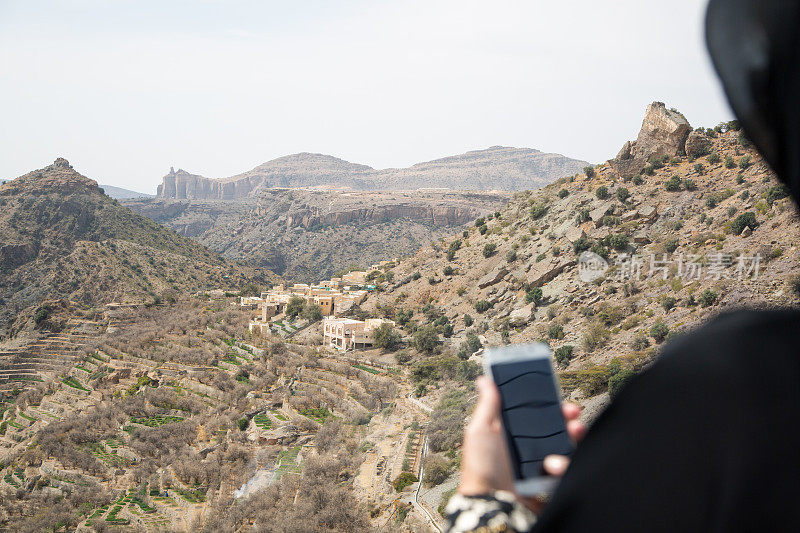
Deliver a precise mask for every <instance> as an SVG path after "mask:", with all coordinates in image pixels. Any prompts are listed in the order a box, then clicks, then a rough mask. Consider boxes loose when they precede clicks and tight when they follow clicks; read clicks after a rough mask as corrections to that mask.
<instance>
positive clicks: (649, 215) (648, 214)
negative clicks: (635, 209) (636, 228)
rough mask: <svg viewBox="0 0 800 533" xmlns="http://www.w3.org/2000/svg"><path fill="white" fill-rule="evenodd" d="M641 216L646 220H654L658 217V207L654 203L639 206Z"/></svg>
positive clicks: (648, 221)
mask: <svg viewBox="0 0 800 533" xmlns="http://www.w3.org/2000/svg"><path fill="white" fill-rule="evenodd" d="M639 217H640V218H641V219H642V220H643V221H644V222H647V223H650V222H653V221H654V220H655V219H656V218H657V217H658V209H656V207H655V206H653V205H649V204H648V205H643V206H642V207H640V208H639Z"/></svg>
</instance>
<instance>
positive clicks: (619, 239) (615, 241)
mask: <svg viewBox="0 0 800 533" xmlns="http://www.w3.org/2000/svg"><path fill="white" fill-rule="evenodd" d="M608 244H609V246H611V247H612V248H614V249H615V250H624V249H626V248H627V247H628V244H629V242H628V237H627V236H626V235H622V234H621V233H620V234H616V235H611V236H610V237H609V238H608Z"/></svg>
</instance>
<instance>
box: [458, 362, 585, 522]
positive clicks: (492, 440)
mask: <svg viewBox="0 0 800 533" xmlns="http://www.w3.org/2000/svg"><path fill="white" fill-rule="evenodd" d="M477 385H478V403H477V405H476V406H475V411H474V412H473V413H472V418H471V419H470V421H469V424H467V427H466V429H465V431H464V447H463V449H462V456H461V484H460V485H459V488H458V491H459V492H460V493H461V494H463V495H465V496H475V495H479V494H488V493H490V492H493V491H496V490H506V491H510V492H513V491H514V477H513V473H512V468H511V459H510V457H509V456H508V449H507V448H506V443H505V440H504V439H505V437H504V436H503V428H502V420H501V418H500V391H499V390H497V387H496V386H495V384H494V383H493V382H492V380H491V379H489V378H488V377H486V376H481V377H479V378H478V381H477ZM562 410H563V412H564V418H565V419H566V421H567V433H569V435H570V437H572V439H573V440H574V441H576V442H578V441H580V440H581V439H582V438H583V436H584V435H585V434H586V426H584V424H583V423H582V422H580V421H579V420H578V416H579V415H580V412H581V409H580V407H578V406H577V405H575V404H564V405H563V406H562ZM568 466H569V458H568V457H565V456H563V455H548V456H547V457H546V458H545V460H544V469H545V471H546V472H547V473H548V474H550V475H552V476H559V477H560V476H562V475H563V474H564V472H565V471H566V470H567V467H568ZM520 500H521V501H523V502H524V503H525V504H526V505H527V506H528V507H529V508H530V509H531V510H532V511H533V512H535V513H538V512H540V511H541V510H542V509H543V507H544V503H543V502H542V501H541V500H538V499H535V498H521V497H520Z"/></svg>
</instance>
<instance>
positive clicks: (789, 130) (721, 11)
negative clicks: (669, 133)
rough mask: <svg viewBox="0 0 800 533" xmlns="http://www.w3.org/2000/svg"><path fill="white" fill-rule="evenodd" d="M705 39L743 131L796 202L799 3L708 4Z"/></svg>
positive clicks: (732, 0) (716, 0)
mask: <svg viewBox="0 0 800 533" xmlns="http://www.w3.org/2000/svg"><path fill="white" fill-rule="evenodd" d="M706 40H707V43H708V49H709V52H710V53H711V59H712V60H713V62H714V67H715V68H716V70H717V73H718V74H719V76H720V78H721V79H722V84H723V87H724V88H725V93H726V94H727V96H728V100H729V102H730V104H731V107H732V108H733V111H734V113H735V114H736V116H737V118H738V119H739V122H740V123H741V125H742V127H743V128H744V131H745V133H746V134H747V136H748V137H749V138H750V139H751V140H752V141H753V143H754V144H755V145H756V147H757V148H758V149H759V151H760V152H761V154H762V155H763V156H764V158H765V159H766V160H767V162H768V163H769V164H770V165H771V166H772V168H773V170H775V173H776V174H777V175H778V177H779V178H780V179H781V180H783V181H784V182H785V183H786V184H787V185H788V186H789V188H790V190H791V194H792V196H793V197H794V199H795V201H796V202H798V203H800V2H798V1H797V0H711V1H710V3H709V5H708V11H707V13H706Z"/></svg>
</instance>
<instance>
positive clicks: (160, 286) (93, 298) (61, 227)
mask: <svg viewBox="0 0 800 533" xmlns="http://www.w3.org/2000/svg"><path fill="white" fill-rule="evenodd" d="M0 207H2V209H0V228H1V229H0V234H1V235H2V239H1V240H2V245H0V271H2V276H1V277H0V298H1V299H2V315H0V324H1V325H2V326H3V328H5V327H6V326H7V325H8V322H9V320H10V319H11V318H12V317H15V316H17V317H18V318H20V317H22V318H24V317H28V316H30V315H31V314H32V313H33V310H34V308H35V307H36V306H38V305H39V304H40V303H41V302H42V301H43V300H48V299H62V298H63V299H70V300H73V301H76V302H79V303H82V304H85V305H94V304H99V303H106V302H114V301H116V302H123V303H125V302H152V301H154V300H157V299H158V298H160V297H161V295H162V294H164V293H165V292H169V291H181V292H183V291H197V290H199V289H206V288H209V287H218V286H219V287H239V286H241V284H243V283H246V282H247V281H249V280H251V279H253V276H254V272H253V271H252V270H247V269H242V268H240V267H238V266H235V265H233V264H231V263H228V262H226V261H225V260H223V259H222V258H220V257H219V256H217V255H216V254H214V253H213V252H210V251H209V250H207V249H206V248H204V247H203V246H201V245H199V244H197V243H195V242H193V241H191V240H189V239H187V238H185V237H182V236H180V235H177V234H176V233H174V232H172V231H170V230H168V229H166V228H164V227H162V226H160V225H158V224H156V223H154V222H153V221H152V220H150V219H148V218H145V217H142V216H140V215H137V214H135V213H132V212H131V211H130V210H128V209H126V208H124V207H122V206H120V205H119V204H118V203H117V201H116V200H113V199H111V198H109V197H108V196H106V195H105V194H103V193H102V192H100V189H99V188H98V186H97V183H96V182H94V181H93V180H90V179H89V178H86V177H85V176H82V175H81V174H79V173H78V172H76V171H75V170H74V169H73V168H72V167H71V166H70V165H69V163H68V162H67V161H66V160H65V159H61V158H59V159H57V160H56V161H55V163H53V164H52V165H50V166H48V167H45V168H43V169H40V170H36V171H33V172H30V173H28V174H26V175H24V176H22V177H20V178H17V179H15V180H13V181H9V182H7V183H6V184H4V185H3V186H2V187H0ZM266 275H271V273H269V274H266Z"/></svg>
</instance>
